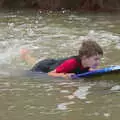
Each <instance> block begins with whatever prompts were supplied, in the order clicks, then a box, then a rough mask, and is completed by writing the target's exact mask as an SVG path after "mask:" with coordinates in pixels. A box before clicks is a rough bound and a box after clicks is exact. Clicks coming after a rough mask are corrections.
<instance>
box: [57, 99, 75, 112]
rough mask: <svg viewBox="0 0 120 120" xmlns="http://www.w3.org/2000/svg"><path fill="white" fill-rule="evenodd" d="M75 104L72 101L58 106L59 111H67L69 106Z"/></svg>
mask: <svg viewBox="0 0 120 120" xmlns="http://www.w3.org/2000/svg"><path fill="white" fill-rule="evenodd" d="M74 103H75V102H73V101H70V102H67V103H61V104H58V105H57V109H59V110H67V109H68V108H67V105H71V104H74Z"/></svg>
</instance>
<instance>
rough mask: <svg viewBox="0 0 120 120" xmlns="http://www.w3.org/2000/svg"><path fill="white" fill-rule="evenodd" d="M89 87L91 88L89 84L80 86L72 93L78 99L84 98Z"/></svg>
mask: <svg viewBox="0 0 120 120" xmlns="http://www.w3.org/2000/svg"><path fill="white" fill-rule="evenodd" d="M89 88H91V86H81V87H79V88H78V90H76V91H75V92H74V93H73V95H74V96H75V97H77V98H79V99H86V96H87V95H88V94H89V93H90V92H88V89H89Z"/></svg>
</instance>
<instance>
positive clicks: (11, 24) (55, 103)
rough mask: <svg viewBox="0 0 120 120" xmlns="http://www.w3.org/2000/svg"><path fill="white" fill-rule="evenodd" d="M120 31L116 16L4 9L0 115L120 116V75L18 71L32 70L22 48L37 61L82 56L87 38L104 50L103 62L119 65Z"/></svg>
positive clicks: (114, 119) (13, 119)
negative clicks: (64, 76)
mask: <svg viewBox="0 0 120 120" xmlns="http://www.w3.org/2000/svg"><path fill="white" fill-rule="evenodd" d="M119 30H120V16H119V15H117V14H116V15H115V14H83V13H64V14H63V13H62V12H61V13H49V14H48V13H46V14H45V13H44V14H43V13H40V12H35V11H30V10H29V11H16V12H14V11H1V12H0V46H1V47H0V106H1V107H0V119H1V120H21V119H22V120H33V119H34V120H53V119H56V120H73V119H74V120H96V119H97V120H101V119H102V120H119V117H120V115H119V112H120V96H119V95H120V85H119V83H120V82H119V80H120V75H119V74H115V75H108V76H102V77H99V78H94V80H93V79H92V78H89V79H87V80H79V81H71V80H63V79H58V78H49V77H45V76H44V77H32V76H29V77H25V76H22V75H19V71H21V70H27V69H30V68H31V66H29V65H27V64H26V63H25V62H24V61H22V60H21V59H20V54H19V51H20V49H21V48H27V49H29V50H30V52H31V54H32V55H33V56H34V57H36V58H37V59H42V58H48V57H50V58H51V57H52V58H58V57H64V56H70V55H74V54H77V51H78V49H79V46H80V44H81V41H82V40H84V39H88V38H90V39H94V40H96V41H97V42H98V43H99V44H100V45H101V46H102V47H103V49H104V51H105V56H104V58H103V59H102V64H101V66H105V65H116V64H120V56H119V51H120V35H119V33H120V32H119ZM97 79H99V80H97Z"/></svg>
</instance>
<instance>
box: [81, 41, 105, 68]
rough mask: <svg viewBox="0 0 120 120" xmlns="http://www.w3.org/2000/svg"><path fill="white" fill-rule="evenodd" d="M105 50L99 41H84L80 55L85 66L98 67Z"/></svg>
mask: <svg viewBox="0 0 120 120" xmlns="http://www.w3.org/2000/svg"><path fill="white" fill-rule="evenodd" d="M101 56H103V50H102V48H101V47H100V45H99V44H98V43H96V42H95V41H92V40H87V41H84V42H83V43H82V45H81V48H80V50H79V57H80V58H81V60H82V63H83V66H85V67H97V66H98V65H99V63H100V58H101Z"/></svg>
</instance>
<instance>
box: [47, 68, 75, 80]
mask: <svg viewBox="0 0 120 120" xmlns="http://www.w3.org/2000/svg"><path fill="white" fill-rule="evenodd" d="M48 75H50V76H53V77H63V78H65V79H70V78H71V75H74V73H57V72H56V70H53V71H51V72H49V73H48Z"/></svg>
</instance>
